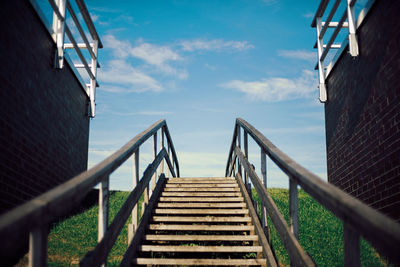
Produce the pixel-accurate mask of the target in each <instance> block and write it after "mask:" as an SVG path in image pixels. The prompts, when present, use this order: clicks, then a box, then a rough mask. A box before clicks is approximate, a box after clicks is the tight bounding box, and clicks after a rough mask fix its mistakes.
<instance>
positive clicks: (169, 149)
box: [167, 140, 172, 177]
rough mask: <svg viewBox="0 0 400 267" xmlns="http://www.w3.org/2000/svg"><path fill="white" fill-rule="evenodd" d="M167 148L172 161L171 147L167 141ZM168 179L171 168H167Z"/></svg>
mask: <svg viewBox="0 0 400 267" xmlns="http://www.w3.org/2000/svg"><path fill="white" fill-rule="evenodd" d="M167 146H168V158H169V160H170V161H171V158H172V157H171V146H170V144H169V142H168V140H167ZM167 177H169V167H168V168H167Z"/></svg>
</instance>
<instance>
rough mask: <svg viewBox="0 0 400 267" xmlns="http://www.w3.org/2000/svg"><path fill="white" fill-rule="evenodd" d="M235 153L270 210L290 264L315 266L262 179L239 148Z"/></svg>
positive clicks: (269, 212)
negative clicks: (262, 182)
mask: <svg viewBox="0 0 400 267" xmlns="http://www.w3.org/2000/svg"><path fill="white" fill-rule="evenodd" d="M235 153H236V155H238V157H239V158H240V160H241V163H242V165H243V167H244V168H245V169H246V171H247V172H248V174H249V177H250V179H251V181H252V183H253V185H254V187H255V189H256V190H257V193H258V196H259V197H260V199H261V202H262V203H263V205H265V207H266V208H267V210H268V214H269V216H270V217H271V220H272V222H273V223H274V226H275V228H276V230H277V232H278V234H279V236H280V238H281V240H282V242H283V245H284V246H285V248H286V250H287V252H288V254H289V258H290V262H291V264H293V265H301V266H315V264H314V262H313V260H312V259H311V258H310V256H308V254H307V253H306V252H305V251H304V250H303V248H302V247H301V246H300V244H299V242H298V240H297V239H296V237H295V236H294V234H293V233H292V232H291V231H290V228H289V226H288V224H287V222H286V221H285V219H284V218H283V216H282V214H281V213H280V211H279V209H278V207H277V206H276V205H275V202H274V201H273V200H272V198H271V196H270V195H269V194H268V192H267V190H266V189H265V187H264V186H263V185H262V184H261V181H260V179H259V178H258V176H257V174H256V172H255V171H254V170H253V168H252V167H251V166H250V163H249V162H248V161H247V160H245V156H244V155H243V153H242V151H241V150H240V149H239V148H235Z"/></svg>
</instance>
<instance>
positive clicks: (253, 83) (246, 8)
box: [86, 0, 326, 190]
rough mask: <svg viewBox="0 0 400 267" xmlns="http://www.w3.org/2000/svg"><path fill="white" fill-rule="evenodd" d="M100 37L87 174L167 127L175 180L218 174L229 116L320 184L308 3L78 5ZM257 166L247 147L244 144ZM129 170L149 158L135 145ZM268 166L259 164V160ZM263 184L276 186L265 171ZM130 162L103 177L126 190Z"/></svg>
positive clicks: (278, 181) (275, 174)
mask: <svg viewBox="0 0 400 267" xmlns="http://www.w3.org/2000/svg"><path fill="white" fill-rule="evenodd" d="M86 4H87V6H88V9H89V11H90V13H91V14H92V16H93V20H94V23H95V25H96V28H97V30H98V32H99V34H100V36H101V39H102V41H103V44H104V48H103V49H101V50H100V52H99V61H100V64H101V69H99V70H98V80H99V83H100V87H99V88H98V89H97V93H96V103H97V106H96V108H97V110H96V117H95V118H94V119H93V120H91V125H90V145H89V167H90V166H93V165H94V164H97V163H99V162H100V161H101V160H102V159H104V158H105V157H106V156H108V155H110V154H111V153H112V152H114V151H115V150H117V149H118V148H119V147H121V146H122V145H123V144H124V143H126V142H127V141H128V140H130V139H131V138H132V137H134V136H135V135H136V134H138V133H139V132H141V131H143V130H144V129H146V128H147V127H148V126H150V125H151V124H152V123H153V122H155V121H157V120H158V119H161V118H164V119H166V120H167V124H168V127H169V129H170V132H171V135H172V138H173V141H174V145H175V148H176V150H177V153H178V158H179V161H180V165H181V175H182V176H223V175H224V170H225V164H226V160H227V157H228V150H229V146H230V143H231V138H232V133H233V127H234V123H235V118H237V117H242V118H244V119H245V120H247V121H248V122H250V123H251V124H252V125H253V126H255V127H256V128H257V129H259V130H260V131H261V132H262V133H263V134H264V135H265V136H266V137H267V138H269V139H270V140H271V141H272V142H273V143H274V144H275V145H277V146H278V147H279V148H280V149H281V150H283V151H284V152H285V153H287V154H288V155H289V156H290V157H292V158H293V159H294V160H296V161H297V162H299V163H300V164H302V165H303V166H305V167H306V168H308V169H309V170H311V171H312V172H314V173H316V174H317V175H319V176H320V177H322V178H323V179H326V152H325V128H324V110H323V104H321V103H319V101H318V86H317V84H318V77H317V72H316V71H314V66H315V64H316V59H317V55H316V51H315V50H313V49H312V47H313V45H314V42H315V37H316V33H315V29H312V28H311V27H310V24H311V20H312V18H313V12H314V11H315V10H316V9H317V7H318V2H317V1H284V0H267V1H262V0H252V1H250V0H249V1H246V0H237V1H178V0H175V1H167V0H163V1H112V2H111V1H99V0H96V1H94V0H93V1H90V0H89V1H86ZM249 150H250V156H249V158H250V161H252V162H253V163H254V164H255V165H256V167H257V169H258V166H259V164H258V163H259V149H258V147H257V146H256V145H255V144H254V143H250V145H249ZM142 152H143V153H142V158H141V172H143V171H144V168H145V167H146V165H147V164H148V163H149V162H150V161H151V153H152V152H151V143H150V142H149V143H148V144H146V145H145V146H144V147H143V149H142ZM269 163H270V162H269ZM268 167H270V168H269V171H268V175H269V178H268V179H269V181H268V184H269V186H272V187H286V186H287V178H286V177H285V175H284V174H282V173H281V172H279V171H278V170H277V169H276V168H274V167H273V164H271V163H270V164H268ZM130 170H131V162H130V161H129V162H128V163H127V164H125V165H124V166H122V168H121V170H119V171H117V172H116V173H115V174H113V175H112V181H111V185H112V187H113V188H115V189H121V190H123V189H129V188H130V184H131V172H130Z"/></svg>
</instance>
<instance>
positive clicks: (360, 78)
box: [325, 0, 400, 221]
mask: <svg viewBox="0 0 400 267" xmlns="http://www.w3.org/2000/svg"><path fill="white" fill-rule="evenodd" d="M370 2H373V4H371V6H370V8H369V12H368V14H367V15H366V16H365V18H364V19H363V21H362V23H359V24H360V25H358V28H357V32H356V33H357V38H358V47H359V55H358V56H357V57H352V56H351V55H350V54H349V53H348V51H349V49H348V48H346V49H344V50H343V52H342V53H341V54H340V57H339V58H338V60H337V61H336V63H335V65H334V67H333V69H332V70H331V71H330V73H329V75H328V76H327V77H326V88H327V102H326V103H325V120H326V147H327V164H328V180H329V182H330V183H332V184H334V185H336V186H339V187H340V188H342V189H343V190H345V191H346V192H348V193H350V194H352V195H353V196H355V197H357V198H359V199H360V200H362V201H364V202H365V203H367V204H369V205H370V206H372V207H373V208H376V209H378V210H380V211H381V212H383V213H385V214H387V215H389V216H390V217H392V218H394V219H395V220H397V221H400V19H399V14H400V1H397V0H376V1H370Z"/></svg>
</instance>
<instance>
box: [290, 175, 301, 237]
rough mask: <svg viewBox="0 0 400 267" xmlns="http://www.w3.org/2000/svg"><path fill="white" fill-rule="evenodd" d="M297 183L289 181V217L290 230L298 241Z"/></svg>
mask: <svg viewBox="0 0 400 267" xmlns="http://www.w3.org/2000/svg"><path fill="white" fill-rule="evenodd" d="M297 196H298V192H297V183H296V182H295V181H293V179H289V215H290V230H291V231H292V233H293V234H294V236H295V237H296V238H297V239H299V214H298V213H299V211H298V197H297Z"/></svg>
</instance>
